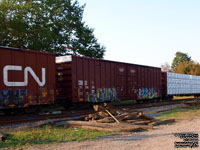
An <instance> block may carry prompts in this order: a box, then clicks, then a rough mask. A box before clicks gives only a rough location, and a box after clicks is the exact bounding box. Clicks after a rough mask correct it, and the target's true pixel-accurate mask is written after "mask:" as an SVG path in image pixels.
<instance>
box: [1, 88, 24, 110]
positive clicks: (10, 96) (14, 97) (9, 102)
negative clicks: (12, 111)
mask: <svg viewBox="0 0 200 150" xmlns="http://www.w3.org/2000/svg"><path fill="white" fill-rule="evenodd" d="M27 95H28V91H27V90H26V89H16V90H12V89H8V90H3V91H0V106H3V107H9V106H21V104H22V102H23V99H24V97H25V96H27Z"/></svg>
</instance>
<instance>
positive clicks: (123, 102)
mask: <svg viewBox="0 0 200 150" xmlns="http://www.w3.org/2000/svg"><path fill="white" fill-rule="evenodd" d="M129 103H136V100H122V101H113V102H111V104H129Z"/></svg>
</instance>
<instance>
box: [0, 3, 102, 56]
mask: <svg viewBox="0 0 200 150" xmlns="http://www.w3.org/2000/svg"><path fill="white" fill-rule="evenodd" d="M84 7H85V5H83V6H80V5H79V3H78V1H77V0H56V1H55V0H30V1H27V0H1V2H0V21H1V22H0V45H1V46H10V47H17V48H24V49H32V50H39V51H48V52H54V53H56V54H57V55H65V54H75V55H84V56H89V57H97V58H103V56H104V53H105V47H104V46H101V45H100V44H99V43H98V42H97V39H96V38H95V36H94V34H93V31H94V30H93V29H92V28H89V27H88V26H87V25H85V22H83V21H82V17H83V11H84Z"/></svg>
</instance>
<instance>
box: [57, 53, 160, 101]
mask: <svg viewBox="0 0 200 150" xmlns="http://www.w3.org/2000/svg"><path fill="white" fill-rule="evenodd" d="M56 63H57V67H56V68H57V97H60V98H63V99H67V100H70V101H72V102H105V101H114V100H118V99H119V100H131V99H135V100H141V99H152V98H156V97H160V94H161V93H160V92H161V91H160V89H161V69H160V68H155V67H148V66H142V65H135V64H128V63H121V62H114V61H107V60H101V59H93V58H86V57H79V56H61V57H57V58H56Z"/></svg>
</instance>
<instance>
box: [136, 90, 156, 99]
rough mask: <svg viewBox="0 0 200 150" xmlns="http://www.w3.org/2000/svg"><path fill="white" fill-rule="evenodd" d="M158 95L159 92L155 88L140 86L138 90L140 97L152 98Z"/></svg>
mask: <svg viewBox="0 0 200 150" xmlns="http://www.w3.org/2000/svg"><path fill="white" fill-rule="evenodd" d="M156 97H158V92H156V90H155V89H154V88H142V89H141V88H140V89H139V90H138V94H137V98H138V99H152V98H156Z"/></svg>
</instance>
